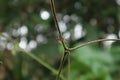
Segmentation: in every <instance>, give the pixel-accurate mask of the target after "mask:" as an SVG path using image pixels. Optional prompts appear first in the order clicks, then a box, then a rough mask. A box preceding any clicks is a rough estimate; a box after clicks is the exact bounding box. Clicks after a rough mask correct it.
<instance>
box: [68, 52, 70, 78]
mask: <svg viewBox="0 0 120 80" xmlns="http://www.w3.org/2000/svg"><path fill="white" fill-rule="evenodd" d="M68 80H70V52H68Z"/></svg>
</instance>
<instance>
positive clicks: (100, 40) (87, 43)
mask: <svg viewBox="0 0 120 80" xmlns="http://www.w3.org/2000/svg"><path fill="white" fill-rule="evenodd" d="M102 41H120V39H98V40H94V41H89V42H86V43H83V44H81V45H78V46H76V47H73V48H69V50H70V51H72V50H75V49H78V48H80V47H83V46H86V45H89V44H93V43H97V42H102Z"/></svg>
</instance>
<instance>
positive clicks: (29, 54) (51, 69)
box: [0, 34, 66, 80]
mask: <svg viewBox="0 0 120 80" xmlns="http://www.w3.org/2000/svg"><path fill="white" fill-rule="evenodd" d="M0 36H2V37H4V38H6V39H7V40H9V41H11V42H13V43H14V44H17V45H18V42H17V41H15V40H13V39H12V38H11V37H9V36H5V35H2V34H0ZM19 49H20V50H21V51H22V52H24V53H26V54H27V55H28V56H30V57H31V58H32V59H34V60H35V61H36V62H38V63H39V64H41V65H42V66H44V67H46V68H47V69H49V70H50V71H51V72H53V74H55V75H57V73H58V71H57V70H55V69H54V68H52V67H51V66H50V65H49V64H47V63H46V62H44V61H43V60H41V59H40V58H38V57H36V56H35V55H34V54H33V53H31V52H27V51H26V50H24V49H22V48H20V47H19ZM1 63H2V62H0V64H1ZM60 77H61V79H63V80H66V79H65V77H64V76H63V75H60Z"/></svg>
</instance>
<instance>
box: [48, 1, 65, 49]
mask: <svg viewBox="0 0 120 80" xmlns="http://www.w3.org/2000/svg"><path fill="white" fill-rule="evenodd" d="M50 5H51V11H52V15H53V19H54V22H55V26H56V28H57V31H58V33H59V40H60V41H61V43H62V45H63V47H64V49H67V46H66V45H65V42H64V38H63V36H62V33H61V31H60V28H59V25H58V21H57V17H56V9H55V4H54V0H50Z"/></svg>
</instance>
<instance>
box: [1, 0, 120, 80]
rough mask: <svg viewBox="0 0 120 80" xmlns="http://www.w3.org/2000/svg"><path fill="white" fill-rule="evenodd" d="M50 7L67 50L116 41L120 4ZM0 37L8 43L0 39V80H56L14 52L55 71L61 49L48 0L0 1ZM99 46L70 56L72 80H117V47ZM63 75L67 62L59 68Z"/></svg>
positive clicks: (93, 0) (94, 0)
mask: <svg viewBox="0 0 120 80" xmlns="http://www.w3.org/2000/svg"><path fill="white" fill-rule="evenodd" d="M55 4H56V9H57V18H58V21H59V24H60V25H61V26H60V27H61V30H62V33H63V35H64V37H65V39H66V42H67V45H68V46H69V47H73V46H75V45H79V44H81V43H83V42H86V41H90V40H94V39H100V38H107V36H109V35H111V34H112V35H114V37H118V38H119V37H120V31H119V25H120V7H119V6H120V0H90V1H89V0H57V1H55ZM42 12H46V13H44V14H43V13H42ZM46 16H47V18H46ZM45 18H46V19H45ZM76 29H77V30H76ZM81 29H82V30H81ZM76 32H77V37H75V36H76V35H75V34H76ZM0 34H4V35H6V36H9V37H11V38H12V40H13V41H10V40H8V39H6V38H4V37H0V80H54V79H55V77H56V75H54V74H53V73H52V72H51V71H49V69H47V68H46V67H44V66H43V65H41V64H39V63H38V62H36V61H35V60H34V59H32V58H31V57H29V56H27V55H25V54H24V52H22V51H19V49H18V46H19V47H21V48H23V49H25V50H26V51H30V52H32V53H33V54H34V55H36V56H37V57H38V58H39V59H42V60H43V61H44V62H46V63H48V64H49V65H51V66H52V67H53V68H55V69H58V66H59V63H60V58H61V55H62V53H63V48H62V47H61V44H60V43H59V42H57V41H58V40H57V32H56V29H55V25H54V22H53V17H52V15H51V11H50V3H49V0H0ZM14 41H17V42H18V43H19V45H18V44H15V43H14ZM104 43H105V42H104ZM104 43H103V42H100V43H96V44H94V45H89V46H85V47H83V48H80V49H77V50H75V51H73V52H72V53H71V75H70V77H71V80H120V54H119V53H120V42H119V41H117V42H114V43H113V44H112V45H110V44H109V45H107V44H104ZM66 74H67V63H65V66H64V67H63V75H65V76H66Z"/></svg>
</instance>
